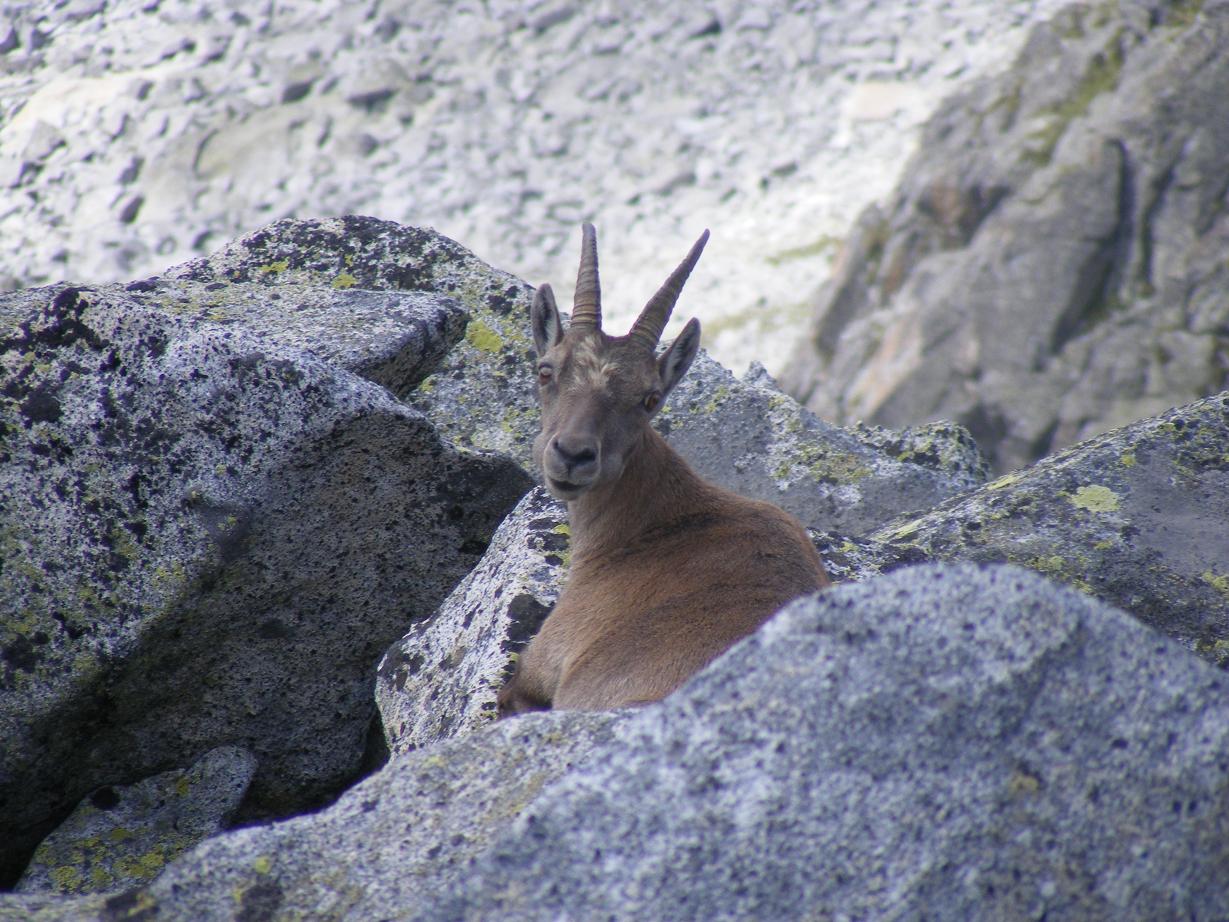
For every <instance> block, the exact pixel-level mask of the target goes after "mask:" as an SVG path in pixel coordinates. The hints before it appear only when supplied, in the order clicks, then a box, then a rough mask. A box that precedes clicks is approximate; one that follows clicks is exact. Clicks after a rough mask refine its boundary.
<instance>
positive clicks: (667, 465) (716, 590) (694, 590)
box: [499, 229, 828, 715]
mask: <svg viewBox="0 0 1229 922" xmlns="http://www.w3.org/2000/svg"><path fill="white" fill-rule="evenodd" d="M587 232H588V233H591V230H590V229H587ZM694 256H698V253H694ZM594 259H595V257H594ZM693 262H694V259H693ZM582 270H583V264H582ZM684 277H685V276H684ZM594 284H595V285H596V270H595V271H594ZM544 297H545V300H546V301H547V302H549V303H546V304H542V305H540V304H538V303H537V302H535V330H538V329H544V330H545V331H546V332H545V333H543V334H542V336H540V337H539V359H540V361H541V362H543V364H544V365H547V366H549V367H550V368H551V369H552V371H553V374H552V376H551V378H550V380H549V381H547V382H545V383H544V384H543V385H542V387H541V388H540V396H541V398H542V402H543V429H542V434H541V435H540V436H539V438H538V440H537V442H536V443H535V455H536V456H537V458H538V460H539V462H540V464H541V465H542V467H543V470H544V472H545V473H546V475H547V484H548V486H550V487H551V489H552V492H555V493H556V495H558V496H560V497H561V498H563V499H566V500H567V501H568V514H569V518H570V521H571V531H572V565H571V572H570V574H569V577H568V580H567V583H566V585H565V586H564V589H563V593H562V594H561V595H560V598H559V601H558V602H557V603H556V605H555V608H554V610H553V611H552V612H551V614H550V616H549V617H548V618H547V619H546V622H545V623H544V624H543V626H542V629H541V630H540V631H539V632H538V634H537V636H535V637H534V639H533V640H532V641H531V643H530V644H529V646H528V647H527V648H526V649H525V651H524V652H523V653H522V654H521V657H520V660H519V662H518V664H517V670H516V673H515V675H514V676H513V677H512V679H511V681H510V682H509V683H508V684H507V685H506V686H505V687H504V688H503V690H502V691H501V692H500V694H499V710H500V714H501V715H507V714H512V713H517V712H520V711H527V710H537V709H543V708H549V707H556V708H581V709H601V708H613V707H621V706H624V705H629V704H639V703H644V702H648V701H656V700H658V699H660V698H662V697H664V696H665V695H667V694H669V693H670V692H671V691H673V690H674V689H675V688H677V687H678V686H679V685H680V684H682V683H683V682H684V681H685V680H686V679H687V678H688V677H690V676H691V675H693V674H694V673H696V672H697V671H699V670H700V669H701V668H703V667H704V666H705V665H706V664H707V663H709V662H711V661H712V660H713V659H715V658H716V657H717V656H718V655H720V654H721V653H722V652H724V651H725V650H727V649H728V648H729V647H730V646H731V645H733V644H734V643H735V642H736V641H738V640H739V639H740V638H742V637H744V636H746V635H747V634H750V633H751V632H752V631H754V630H755V629H756V628H757V627H758V626H759V625H760V624H762V623H763V622H764V621H765V620H766V619H767V618H768V617H770V616H771V615H772V614H773V613H774V612H776V611H777V610H778V609H779V608H780V607H781V606H782V605H784V604H785V603H786V602H788V601H790V600H791V599H793V598H796V597H797V596H799V595H803V594H805V593H807V592H811V591H814V590H816V589H819V588H822V587H824V586H826V585H828V578H827V575H826V574H825V573H824V569H823V564H822V563H821V562H820V559H819V555H818V554H817V553H816V552H815V548H814V546H813V545H812V543H811V541H810V539H809V538H808V537H807V534H806V531H805V530H804V529H803V527H802V525H801V524H800V523H799V522H798V521H797V520H796V519H795V518H794V517H793V516H791V515H789V514H788V513H786V512H784V511H783V510H781V509H779V508H777V507H776V506H773V505H771V504H770V503H764V502H759V501H757V500H751V499H746V498H744V497H741V496H738V495H737V494H734V493H731V492H730V491H728V490H725V489H722V488H721V487H718V486H715V485H714V484H711V483H708V482H707V481H705V480H704V479H702V478H701V477H700V476H699V475H697V474H696V473H695V472H694V471H692V469H691V468H690V466H689V465H688V464H687V462H686V461H684V460H683V458H682V457H680V456H679V455H678V454H677V453H676V452H675V451H674V450H673V449H672V448H671V447H670V446H669V445H668V444H666V442H665V440H664V439H663V438H662V437H661V436H660V435H658V434H657V432H656V431H655V430H654V429H653V428H652V426H651V425H650V422H649V420H650V418H651V417H652V415H653V413H654V412H656V407H654V408H653V409H651V410H646V409H645V408H644V405H643V400H644V395H645V394H649V393H655V392H656V393H660V394H661V395H662V396H664V394H665V393H667V392H668V391H669V390H670V388H672V387H673V386H674V384H676V383H677V381H678V380H679V379H680V378H681V377H682V375H683V373H684V372H685V371H686V368H687V366H688V365H689V364H690V361H691V357H692V356H694V352H695V349H696V348H698V339H699V328H698V326H696V325H694V323H695V322H694V321H693V322H692V324H689V326H688V330H690V333H689V332H688V330H684V334H683V335H681V336H680V337H679V339H678V340H676V341H675V344H674V345H673V346H671V348H670V349H669V350H667V352H666V354H664V355H663V356H662V357H661V358H660V359H658V360H654V357H653V354H652V351H651V349H649V348H648V347H647V346H646V345H644V344H643V343H638V342H635V341H632V340H630V339H629V338H628V337H624V338H618V339H615V338H612V337H609V336H607V335H606V334H605V333H602V332H601V331H600V329H593V328H587V329H575V328H574V329H573V330H571V331H569V332H568V334H567V335H566V336H564V335H562V332H561V328H559V327H558V326H555V327H554V328H553V330H554V332H553V333H552V332H551V330H552V328H551V327H550V325H549V323H547V321H550V320H551V319H552V318H551V316H550V311H551V310H553V309H554V303H553V298H552V297H551V296H550V294H549V290H547V291H546V292H545V293H544ZM540 300H541V299H540ZM671 306H672V305H671ZM668 309H669V308H667V314H668ZM543 314H545V321H542V315H543ZM539 321H542V324H541V326H539ZM598 322H599V323H600V317H599V321H598ZM663 323H664V321H663ZM684 340H686V341H684ZM594 369H607V370H606V371H603V372H602V373H596V372H595V370H594ZM557 445H564V446H566V447H567V448H568V449H569V450H568V451H564V452H560V451H558V450H557V449H556V447H555V446H557ZM582 450H583V451H584V452H587V453H588V454H591V455H593V458H592V459H591V460H586V461H582V462H576V463H574V464H573V463H570V462H574V461H575V459H576V458H579V457H582ZM586 457H587V455H586ZM582 469H583V470H582Z"/></svg>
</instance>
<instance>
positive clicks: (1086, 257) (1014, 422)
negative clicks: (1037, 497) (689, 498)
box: [782, 0, 1229, 471]
mask: <svg viewBox="0 0 1229 922" xmlns="http://www.w3.org/2000/svg"><path fill="white" fill-rule="evenodd" d="M1227 49H1229V5H1227V4H1225V3H1224V2H1209V3H1179V4H1170V3H1158V2H1143V0H1136V2H1131V3H1121V4H1119V3H1090V4H1079V5H1076V6H1073V7H1072V8H1070V9H1068V10H1065V11H1064V12H1063V13H1061V14H1060V15H1058V16H1056V17H1055V18H1054V19H1053V20H1052V21H1051V22H1048V23H1046V24H1044V25H1041V26H1037V27H1036V28H1035V29H1034V31H1033V33H1032V35H1031V37H1030V39H1029V41H1028V44H1027V46H1026V48H1025V49H1024V51H1023V52H1022V53H1021V55H1020V57H1019V59H1018V60H1017V62H1016V64H1015V65H1014V66H1013V67H1012V68H1011V70H1010V71H1008V72H1007V73H1005V74H1004V75H1002V76H1000V77H996V78H993V79H990V80H987V81H984V82H982V83H980V84H978V85H976V86H974V87H972V88H970V89H969V90H968V91H966V92H963V93H961V94H959V95H957V96H956V97H955V98H953V99H952V100H951V101H949V102H948V103H946V104H945V105H944V106H943V107H942V108H941V110H940V111H939V112H938V114H937V115H935V116H934V117H933V118H932V119H931V121H930V123H929V124H928V126H927V128H926V130H925V137H924V140H923V143H922V145H921V149H920V152H919V153H918V154H917V155H916V156H915V157H914V158H913V159H912V160H911V161H910V163H909V165H908V167H907V169H906V170H905V179H904V180H903V181H902V183H901V186H900V188H899V190H898V191H897V193H896V194H895V195H894V196H893V197H892V199H891V200H890V201H889V202H888V203H887V204H886V205H885V206H884V207H883V208H882V209H871V210H869V211H867V212H866V213H865V214H864V215H863V216H862V218H861V219H860V221H859V223H858V226H857V228H856V230H855V231H854V234H853V236H852V237H851V239H850V240H849V241H848V243H847V245H846V251H845V255H844V257H843V259H842V261H841V263H840V265H839V268H838V270H837V272H836V273H835V274H834V277H833V279H832V280H831V282H830V283H829V285H828V286H827V288H826V290H825V293H824V294H823V296H822V297H821V298H820V300H819V303H818V305H817V306H816V309H815V313H814V321H813V325H812V327H811V330H810V333H809V335H808V338H807V340H806V341H805V343H804V344H803V345H802V346H801V347H800V348H799V350H798V352H797V353H796V354H795V359H794V361H793V363H792V365H791V367H790V369H789V371H788V372H787V373H786V374H785V375H784V376H783V378H782V380H783V383H784V385H785V387H786V389H787V390H789V391H790V392H791V393H794V394H796V395H799V396H800V399H802V400H803V401H804V402H805V403H806V404H807V405H808V406H809V407H811V408H812V409H814V410H815V411H816V412H818V413H819V414H820V415H822V416H824V417H826V418H829V419H833V420H836V421H838V422H839V421H842V420H847V419H859V418H861V419H866V420H870V421H872V422H876V423H880V424H883V425H886V426H901V425H911V424H914V423H918V422H922V421H925V420H927V419H933V418H942V419H954V420H957V421H958V422H961V423H963V424H964V425H966V426H967V427H968V428H969V429H970V431H971V432H972V433H973V436H974V438H975V439H976V440H977V442H978V444H979V445H980V446H981V447H982V448H983V449H984V450H985V451H986V452H987V453H988V454H989V455H990V457H991V459H992V461H993V464H994V465H995V467H996V468H997V469H999V470H1000V471H1003V470H1009V469H1013V468H1016V467H1019V466H1021V465H1023V464H1027V463H1029V462H1031V461H1033V460H1036V459H1037V458H1039V457H1041V456H1043V455H1045V454H1047V453H1049V452H1051V451H1053V450H1055V449H1059V448H1062V447H1065V446H1068V445H1071V444H1072V443H1074V442H1076V441H1079V440H1081V439H1085V438H1088V437H1090V436H1091V435H1093V434H1096V433H1099V432H1103V431H1105V430H1107V429H1110V428H1112V427H1114V426H1118V425H1122V424H1124V423H1126V422H1129V421H1131V420H1134V419H1138V418H1141V417H1146V416H1151V415H1154V414H1156V413H1158V412H1160V411H1162V410H1164V409H1166V408H1168V407H1172V406H1174V405H1176V404H1180V403H1184V402H1187V401H1190V400H1194V399H1197V398H1199V397H1203V396H1206V395H1207V394H1210V393H1216V392H1217V391H1220V390H1222V389H1224V388H1225V387H1226V386H1229V299H1227V298H1226V292H1229V264H1226V262H1225V259H1224V253H1225V241H1226V239H1227V238H1229V212H1227V211H1226V209H1225V190H1226V186H1225V177H1226V176H1229V53H1226V52H1227Z"/></svg>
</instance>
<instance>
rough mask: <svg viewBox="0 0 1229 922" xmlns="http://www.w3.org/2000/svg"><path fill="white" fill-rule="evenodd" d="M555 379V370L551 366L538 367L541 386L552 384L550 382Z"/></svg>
mask: <svg viewBox="0 0 1229 922" xmlns="http://www.w3.org/2000/svg"><path fill="white" fill-rule="evenodd" d="M554 377H555V369H554V368H552V367H551V366H550V365H539V366H538V383H539V384H550V382H551V381H552V380H554Z"/></svg>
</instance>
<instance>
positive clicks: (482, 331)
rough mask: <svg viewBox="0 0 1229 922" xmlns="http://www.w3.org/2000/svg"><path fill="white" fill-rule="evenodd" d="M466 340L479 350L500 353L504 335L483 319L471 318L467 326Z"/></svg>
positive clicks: (493, 353) (491, 353)
mask: <svg viewBox="0 0 1229 922" xmlns="http://www.w3.org/2000/svg"><path fill="white" fill-rule="evenodd" d="M465 341H466V342H467V343H469V344H470V345H471V346H473V347H474V348H475V349H477V350H478V351H479V352H486V353H488V354H490V355H498V354H499V351H500V350H501V349H502V348H503V345H504V340H503V337H502V336H500V335H499V334H498V333H496V332H495V331H494V330H493V329H491V328H490V327H489V326H487V325H486V324H485V323H483V322H482V321H481V320H477V319H475V320H471V321H470V322H469V326H467V327H466V328H465Z"/></svg>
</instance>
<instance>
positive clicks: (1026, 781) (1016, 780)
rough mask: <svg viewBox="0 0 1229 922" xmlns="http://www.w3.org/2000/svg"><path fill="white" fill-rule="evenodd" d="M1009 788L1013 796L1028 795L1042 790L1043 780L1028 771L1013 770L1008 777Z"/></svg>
mask: <svg viewBox="0 0 1229 922" xmlns="http://www.w3.org/2000/svg"><path fill="white" fill-rule="evenodd" d="M1007 790H1008V791H1009V792H1010V793H1011V795H1012V796H1013V797H1027V796H1030V795H1032V794H1036V793H1037V792H1038V791H1039V790H1041V781H1040V780H1039V779H1038V778H1036V777H1035V776H1033V775H1030V774H1029V773H1028V772H1021V771H1016V772H1012V773H1011V777H1010V778H1008V779H1007Z"/></svg>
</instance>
